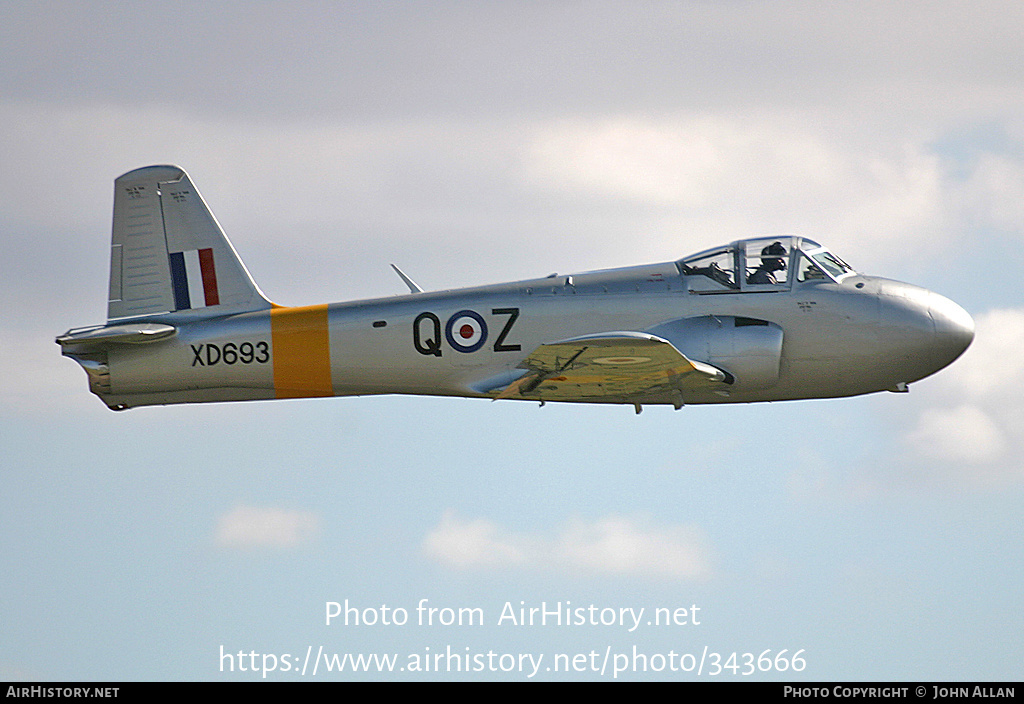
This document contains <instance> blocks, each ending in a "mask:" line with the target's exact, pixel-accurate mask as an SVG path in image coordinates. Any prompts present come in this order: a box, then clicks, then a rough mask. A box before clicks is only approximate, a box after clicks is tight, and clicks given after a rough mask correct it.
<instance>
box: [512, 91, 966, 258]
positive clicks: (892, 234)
mask: <svg viewBox="0 0 1024 704" xmlns="http://www.w3.org/2000/svg"><path fill="white" fill-rule="evenodd" d="M824 117H825V116H824V115H822V114H820V113H816V112H813V111H811V112H805V113H791V114H785V115H777V114H773V113H770V112H769V113H762V114H759V115H750V116H747V117H744V118H738V117H734V116H731V115H729V114H728V113H720V114H705V115H694V114H680V115H678V116H676V117H668V118H667V117H661V118H649V117H633V116H619V117H613V118H601V119H595V120H574V121H561V122H557V123H552V124H549V125H545V126H543V127H542V128H540V129H539V130H538V131H537V133H536V136H535V138H534V140H533V144H532V147H531V149H530V152H529V158H528V160H527V164H526V169H527V172H526V173H527V177H529V178H534V179H536V180H537V182H538V183H540V184H542V185H543V186H544V187H546V188H550V189H552V190H554V191H562V192H565V193H568V194H572V193H576V194H578V195H579V194H582V195H587V194H589V195H592V196H595V197H600V198H606V199H608V198H610V199H618V200H619V201H625V202H632V203H633V204H634V206H636V205H640V206H643V207H645V208H647V209H651V208H659V209H664V210H665V211H666V212H670V213H672V214H673V215H672V218H673V219H674V220H675V221H676V222H675V225H672V226H673V227H676V228H677V232H676V236H677V237H678V233H679V232H680V231H685V230H687V229H688V230H690V231H691V232H692V231H693V230H694V229H702V228H703V229H706V230H708V231H718V232H722V233H726V234H723V236H724V237H726V238H728V237H731V236H735V237H740V236H743V235H745V234H761V233H766V232H782V231H789V232H792V231H795V232H798V233H800V234H806V235H811V236H814V235H818V236H820V237H826V236H827V237H828V238H829V244H831V246H833V247H834V248H839V249H844V248H847V247H848V246H855V247H856V248H858V249H863V250H867V251H871V252H882V253H885V252H889V253H890V254H891V256H900V252H902V251H903V249H902V248H892V247H886V246H884V245H885V244H886V243H887V242H890V241H892V240H893V239H894V238H896V237H899V238H900V241H901V243H902V245H904V246H906V245H907V244H909V242H908V240H915V241H921V242H922V243H923V242H925V241H926V240H927V241H928V242H929V244H931V245H932V246H934V244H935V238H936V236H937V233H941V232H942V231H943V230H944V228H943V227H942V225H943V221H944V219H945V218H946V217H947V215H948V207H947V205H946V199H945V197H944V193H943V189H944V176H945V173H944V166H943V163H942V161H941V159H940V158H939V157H938V156H936V155H935V154H933V153H932V152H931V151H930V148H929V146H928V145H927V143H926V141H925V140H921V141H918V142H913V141H908V140H907V139H906V137H905V136H900V137H897V138H896V139H895V140H888V139H879V138H878V136H877V135H870V136H869V137H868V138H865V136H864V135H863V134H858V132H859V129H858V127H857V126H855V125H851V124H849V123H848V122H843V121H836V122H830V121H829V120H827V119H824ZM822 123H828V126H827V127H823V126H822ZM683 223H686V226H685V227H684V226H683Z"/></svg>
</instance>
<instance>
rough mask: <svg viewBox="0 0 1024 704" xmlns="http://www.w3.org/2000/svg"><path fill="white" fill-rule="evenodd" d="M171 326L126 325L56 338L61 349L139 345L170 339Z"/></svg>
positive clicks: (110, 326) (156, 324)
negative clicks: (80, 346)
mask: <svg viewBox="0 0 1024 704" xmlns="http://www.w3.org/2000/svg"><path fill="white" fill-rule="evenodd" d="M176 332H177V330H176V329H175V328H174V326H173V325H162V324H159V323H126V324H121V325H106V326H98V327H92V328H82V329H78V330H68V331H67V332H66V333H64V334H63V335H61V336H60V337H58V338H57V343H58V344H60V345H61V346H62V347H68V346H71V345H96V346H105V345H139V344H146V343H149V342H156V341H158V340H163V339H166V338H168V337H172V336H173V335H174V334H175V333H176Z"/></svg>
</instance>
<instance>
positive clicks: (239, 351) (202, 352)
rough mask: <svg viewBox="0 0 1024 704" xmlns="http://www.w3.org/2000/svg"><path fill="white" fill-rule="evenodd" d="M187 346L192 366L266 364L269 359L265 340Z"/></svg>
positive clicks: (268, 349) (268, 347) (268, 350)
mask: <svg viewBox="0 0 1024 704" xmlns="http://www.w3.org/2000/svg"><path fill="white" fill-rule="evenodd" d="M189 346H190V347H191V348H192V366H193V367H212V366H215V365H217V364H228V365H232V364H252V363H254V362H255V363H256V364H266V363H267V362H269V361H270V345H269V344H268V343H267V342H266V341H265V340H257V341H256V342H250V341H248V340H246V341H245V342H241V343H235V342H225V343H224V344H223V345H215V344H212V343H210V344H203V345H189Z"/></svg>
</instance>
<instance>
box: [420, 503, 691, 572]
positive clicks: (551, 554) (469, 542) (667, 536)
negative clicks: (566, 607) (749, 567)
mask: <svg viewBox="0 0 1024 704" xmlns="http://www.w3.org/2000/svg"><path fill="white" fill-rule="evenodd" d="M423 551H424V553H425V554H426V555H427V556H428V557H429V558H431V559H433V560H435V561H437V562H440V563H442V564H446V565H449V566H452V567H456V568H459V569H495V568H505V569H540V570H555V571H563V572H565V571H568V572H579V571H582V572H586V573H594V574H616V575H630V576H645V577H655V578H668V579H701V578H705V577H707V576H708V575H709V574H710V566H709V557H708V553H707V549H706V547H705V546H704V542H703V539H702V537H701V535H700V532H699V531H698V530H697V529H696V528H694V527H692V526H668V527H656V526H652V525H649V524H648V522H647V521H644V520H640V519H636V518H626V517H622V516H608V517H605V518H602V519H598V520H595V521H590V522H588V521H583V520H580V519H576V520H573V521H571V522H569V524H568V525H566V526H564V527H563V528H562V529H561V530H559V531H558V533H557V534H555V535H543V534H527V533H516V532H513V531H510V530H507V529H504V528H502V527H501V526H499V525H497V524H495V523H493V522H491V521H488V520H485V519H474V520H464V519H461V518H459V517H458V516H456V515H455V513H454V512H453V511H447V512H445V514H444V516H443V517H442V518H441V521H440V523H439V524H438V525H437V527H435V528H434V529H433V530H431V531H430V532H429V533H428V534H427V536H426V538H425V539H424V541H423Z"/></svg>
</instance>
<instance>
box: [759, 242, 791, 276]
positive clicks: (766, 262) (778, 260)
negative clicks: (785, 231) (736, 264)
mask: <svg viewBox="0 0 1024 704" xmlns="http://www.w3.org/2000/svg"><path fill="white" fill-rule="evenodd" d="M784 256H786V248H785V247H783V246H782V243H781V242H772V243H771V244H770V245H768V246H767V247H765V248H764V249H762V250H761V266H763V267H764V268H765V269H766V270H767V271H782V270H783V269H785V268H786V262H785V260H784V259H782V257H784Z"/></svg>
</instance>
